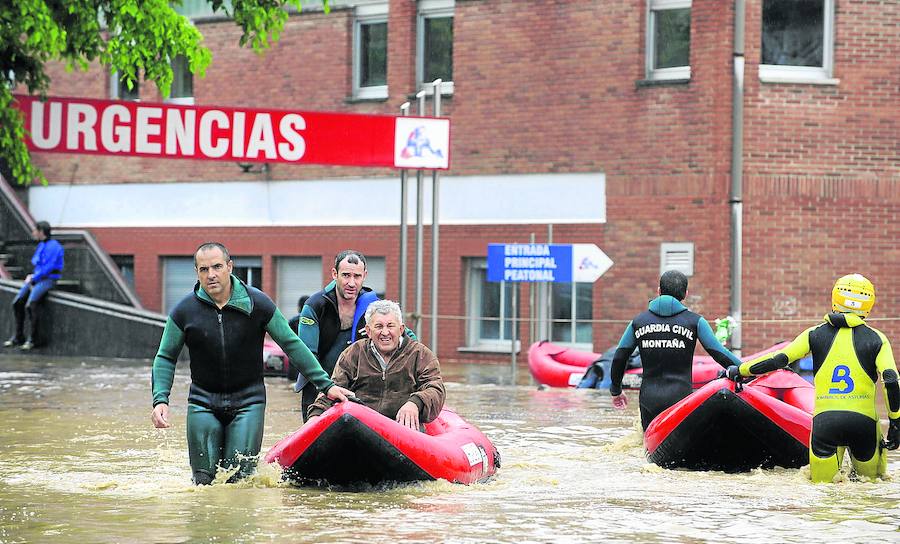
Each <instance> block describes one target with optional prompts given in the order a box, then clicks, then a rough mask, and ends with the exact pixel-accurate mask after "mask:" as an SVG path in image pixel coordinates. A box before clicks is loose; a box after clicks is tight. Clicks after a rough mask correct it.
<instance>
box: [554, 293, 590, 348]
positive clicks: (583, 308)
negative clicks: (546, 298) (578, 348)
mask: <svg viewBox="0 0 900 544" xmlns="http://www.w3.org/2000/svg"><path fill="white" fill-rule="evenodd" d="M593 303H594V284H592V283H551V284H550V308H551V309H552V316H553V319H552V321H551V323H550V341H551V342H561V343H566V344H583V345H590V344H591V343H592V341H593V336H594V333H593V326H592V325H591V320H592V319H593V315H594V309H593Z"/></svg>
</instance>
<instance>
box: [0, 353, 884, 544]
mask: <svg viewBox="0 0 900 544" xmlns="http://www.w3.org/2000/svg"><path fill="white" fill-rule="evenodd" d="M182 366H184V368H182ZM443 371H444V375H445V380H446V381H447V382H448V383H447V394H448V405H449V406H452V407H454V408H456V409H457V411H458V412H459V413H460V414H461V415H463V416H464V417H466V418H467V419H468V420H469V421H471V422H473V423H474V424H476V425H477V426H478V427H480V428H481V430H482V431H483V432H484V433H485V434H486V435H487V436H488V437H490V438H491V440H493V441H494V443H495V444H496V446H497V448H498V449H499V450H500V453H501V456H502V461H503V466H502V468H501V469H500V471H499V472H498V474H497V476H496V477H495V478H494V479H493V480H491V481H489V482H487V483H484V484H477V485H472V486H468V487H467V486H461V485H454V484H449V483H447V482H425V483H419V484H412V485H406V486H401V487H394V488H389V489H370V490H365V491H356V492H347V491H334V490H328V489H316V488H303V489H300V488H293V487H290V486H285V485H283V484H281V483H279V473H278V471H277V470H276V469H275V468H273V467H271V466H266V467H261V468H260V473H259V474H258V475H257V476H256V477H254V478H253V479H251V480H250V481H246V482H242V483H238V484H215V485H212V486H209V487H204V488H198V487H194V486H192V485H191V484H190V470H189V468H188V460H187V446H186V442H185V437H184V413H185V397H186V395H187V384H188V375H187V368H186V365H179V371H178V373H177V374H176V383H175V388H174V390H173V395H172V400H173V404H172V410H173V411H172V416H173V418H172V419H173V421H174V423H175V424H174V426H173V428H171V429H168V430H157V429H154V428H153V427H152V425H151V424H150V418H149V414H150V373H149V365H148V364H147V363H142V364H137V363H133V362H122V361H80V360H72V359H58V360H48V359H35V360H32V359H29V358H28V357H24V356H19V355H15V356H10V355H2V354H0V417H2V421H3V429H4V432H3V433H2V434H0V544H7V543H18V542H89V543H107V542H110V543H111V542H128V543H143V542H147V543H176V542H179V543H180V542H223V543H230V542H246V543H250V542H253V543H256V542H280V541H287V542H391V543H394V542H478V543H480V542H516V543H519V542H566V543H569V542H576V543H577V542H599V541H606V542H691V543H693V542H717V543H722V542H748V541H751V540H752V541H759V542H802V543H804V544H805V543H807V542H810V541H822V540H825V539H827V540H828V541H833V542H866V543H872V542H893V543H897V542H900V455H898V452H896V451H895V452H891V456H890V464H889V471H890V476H891V477H892V479H891V480H889V481H882V482H877V483H864V482H855V481H849V480H845V481H842V482H840V483H837V484H827V485H821V484H820V485H813V484H811V483H809V481H808V480H807V474H808V472H807V471H808V469H799V470H797V469H776V470H757V471H754V472H751V473H746V474H738V475H729V474H724V473H719V472H687V471H673V470H664V469H661V468H659V467H656V466H654V465H651V464H648V463H647V461H646V460H645V458H644V456H643V452H642V449H641V443H640V434H639V433H638V432H637V431H636V428H637V419H638V418H637V412H636V404H637V403H636V402H634V399H633V398H632V400H633V402H631V403H630V405H629V408H628V410H627V411H626V412H624V413H621V412H614V411H613V410H612V407H611V404H610V401H609V396H608V395H607V394H606V393H605V392H599V391H579V390H574V389H567V390H544V391H538V390H537V389H536V388H535V387H534V386H533V385H531V384H530V383H529V377H528V373H527V370H523V369H520V370H519V373H518V378H519V379H518V384H517V385H511V379H510V370H509V368H508V367H499V366H488V367H485V366H477V365H458V366H456V365H454V366H445V367H444V369H443ZM266 380H267V385H268V391H269V404H268V411H267V419H266V428H265V439H264V443H263V451H265V450H267V449H268V448H269V447H270V446H271V445H272V444H274V443H275V441H276V440H277V439H279V438H281V437H282V436H284V435H286V434H288V433H289V432H291V431H293V430H294V429H295V427H296V426H297V425H298V421H299V411H298V404H299V402H298V400H299V399H298V398H297V396H296V395H295V394H294V393H293V392H292V391H291V388H290V384H289V383H288V382H287V380H284V379H281V378H267V379H266Z"/></svg>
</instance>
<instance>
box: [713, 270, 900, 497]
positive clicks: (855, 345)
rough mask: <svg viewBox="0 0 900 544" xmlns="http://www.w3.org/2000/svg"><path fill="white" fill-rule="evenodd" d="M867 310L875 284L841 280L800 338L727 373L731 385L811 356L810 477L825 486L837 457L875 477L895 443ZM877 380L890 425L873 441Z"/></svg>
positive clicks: (889, 372) (882, 347)
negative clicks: (826, 309) (821, 318)
mask: <svg viewBox="0 0 900 544" xmlns="http://www.w3.org/2000/svg"><path fill="white" fill-rule="evenodd" d="M874 305H875V286H873V285H872V282H870V281H869V280H868V279H866V278H865V277H864V276H862V275H860V274H850V275H847V276H843V277H841V278H839V279H838V280H837V282H835V284H834V288H833V289H832V290H831V309H832V313H830V314H828V315H826V316H825V322H824V323H820V324H818V325H815V326H813V327H810V328H808V329H806V330H805V331H803V332H802V333H800V336H798V337H797V338H795V339H794V341H793V342H791V343H790V344H789V345H788V346H787V347H785V348H784V349H782V350H779V351H777V352H775V353H771V354H767V355H765V356H764V357H761V358H759V359H755V360H753V361H748V362H746V363H743V364H741V365H740V367H730V368H729V369H728V372H727V375H728V377H729V378H732V379H740V377H746V376H755V375H759V374H765V373H767V372H771V371H773V370H776V369H778V368H784V367H786V366H788V365H789V364H790V363H792V362H793V361H796V360H798V359H801V358H803V357H805V356H806V354H807V353H812V359H813V375H814V384H815V387H816V403H815V411H814V413H813V427H812V436H811V437H810V442H809V464H810V477H811V478H812V480H813V481H814V482H830V481H833V480H834V477H835V476H836V475H837V473H838V471H839V470H840V466H841V462H842V460H843V457H844V451H845V450H847V449H849V450H850V458H851V461H852V463H853V468H854V470H855V471H856V473H857V475H859V476H861V477H865V478H870V479H875V478H876V477H878V476H883V475H884V474H885V473H886V472H887V454H886V452H885V450H886V449H887V450H893V449H897V446H898V445H900V385H898V383H897V382H898V380H897V366H896V364H895V363H894V355H893V353H892V352H891V344H890V342H888V339H887V337H885V336H884V334H883V333H882V332H881V331H879V330H878V329H875V328H873V327H870V326H868V325H867V324H866V323H865V322H864V321H863V320H864V319H865V318H866V317H867V316H868V315H869V312H870V311H872V307H873V306H874ZM879 376H880V377H881V380H882V384H883V386H884V393H885V395H884V398H885V402H886V403H887V408H888V417H889V418H890V426H889V428H888V433H887V440H886V441H882V440H881V425H880V423H879V421H878V414H877V412H876V409H875V383H876V382H877V381H878V377H879Z"/></svg>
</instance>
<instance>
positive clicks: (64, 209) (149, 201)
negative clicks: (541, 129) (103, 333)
mask: <svg viewBox="0 0 900 544" xmlns="http://www.w3.org/2000/svg"><path fill="white" fill-rule="evenodd" d="M409 177H410V180H409V192H408V196H409V199H408V208H407V209H408V214H409V215H408V218H409V223H410V224H414V223H415V217H416V210H415V207H416V181H415V173H414V172H410V176H409ZM424 185H425V189H424V191H423V193H424V201H425V205H424V208H425V210H424V215H425V223H426V224H430V223H431V186H432V185H431V174H430V172H428V173H426V176H425V184H424ZM28 191H29V192H28V198H29V205H30V209H31V213H32V215H33V216H34V217H35V218H36V219H39V220H44V221H49V222H50V224H51V225H53V226H54V227H179V226H221V227H226V226H229V227H230V226H319V225H399V224H400V203H399V200H400V180H399V175H398V176H397V178H378V179H345V180H337V179H332V180H314V181H270V182H265V181H260V182H239V181H235V182H204V183H124V184H91V185H50V186H47V187H38V186H33V187H30V188H29V190H28ZM440 196H441V199H440V207H441V209H440V222H441V224H442V225H453V224H510V223H605V222H606V178H605V176H604V175H603V174H602V173H587V174H535V175H518V176H453V177H451V176H446V177H441V195H440Z"/></svg>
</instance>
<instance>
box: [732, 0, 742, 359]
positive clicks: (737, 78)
mask: <svg viewBox="0 0 900 544" xmlns="http://www.w3.org/2000/svg"><path fill="white" fill-rule="evenodd" d="M744 24H745V23H744V0H735V2H734V80H733V82H732V89H733V90H732V96H731V194H730V197H729V204H730V206H731V301H730V302H731V317H733V318H734V319H735V327H734V332H733V333H732V335H731V351H733V352H734V354H735V355H737V356H740V355H741V349H742V348H743V341H742V335H741V331H742V329H743V326H742V325H741V314H742V308H741V304H742V301H741V288H742V279H743V260H742V255H741V253H742V251H743V211H744V196H743V192H744V188H743V183H744V178H743V176H744Z"/></svg>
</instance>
